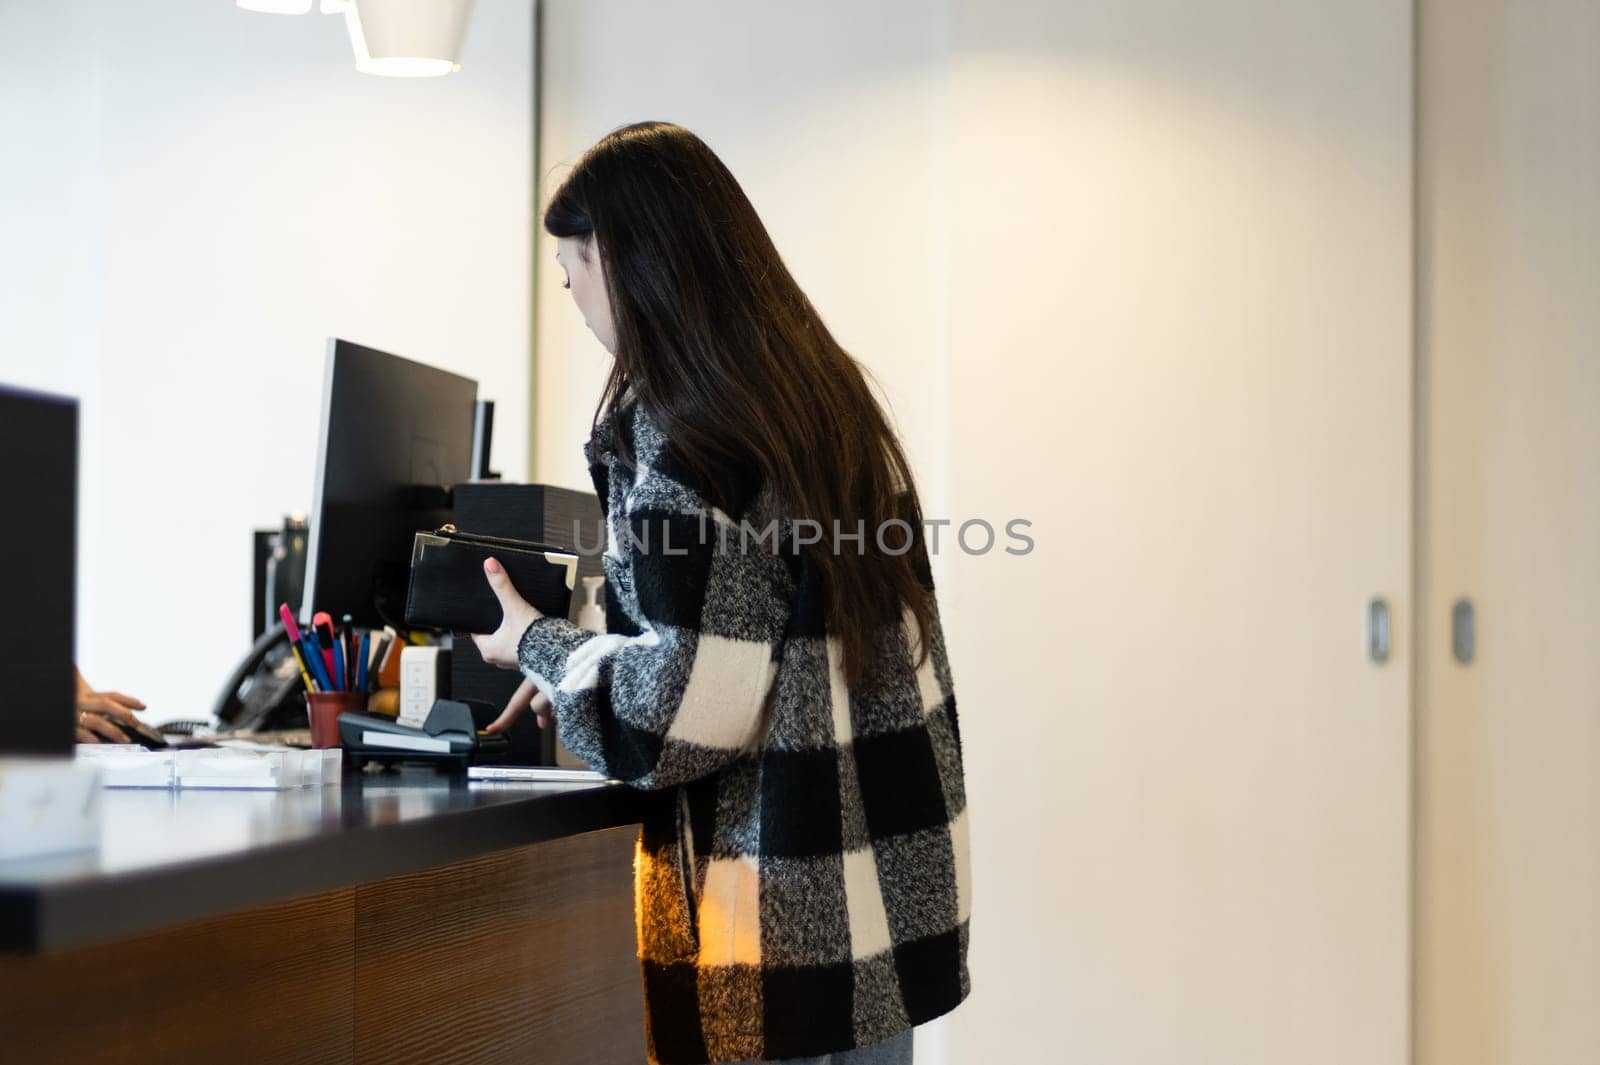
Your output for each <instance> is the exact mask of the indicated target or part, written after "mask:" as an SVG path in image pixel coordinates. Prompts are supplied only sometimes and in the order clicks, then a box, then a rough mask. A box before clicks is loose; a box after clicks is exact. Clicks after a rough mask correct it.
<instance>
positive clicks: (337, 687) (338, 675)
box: [333, 636, 345, 692]
mask: <svg viewBox="0 0 1600 1065" xmlns="http://www.w3.org/2000/svg"><path fill="white" fill-rule="evenodd" d="M333 690H334V691H341V692H342V691H344V690H345V682H344V641H343V640H341V639H339V637H337V636H335V637H334V638H333Z"/></svg>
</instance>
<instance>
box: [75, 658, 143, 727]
mask: <svg viewBox="0 0 1600 1065" xmlns="http://www.w3.org/2000/svg"><path fill="white" fill-rule="evenodd" d="M73 672H74V676H75V677H76V682H75V683H76V687H77V707H76V711H77V726H76V729H75V731H76V734H77V737H78V742H79V743H99V742H101V738H102V737H104V738H105V740H107V741H109V742H111V743H127V742H128V736H127V734H126V733H124V732H123V731H122V730H121V729H119V728H117V726H116V725H115V724H114V723H113V722H117V721H126V722H127V723H129V724H133V723H135V722H137V721H138V720H139V718H138V717H137V716H136V715H135V714H134V711H135V710H143V709H144V703H142V702H140V701H139V700H138V699H135V698H134V697H133V696H131V695H123V694H122V693H121V692H97V691H95V690H94V689H93V688H91V687H90V686H89V682H88V681H86V680H84V679H83V674H82V673H79V672H77V671H76V670H74V671H73Z"/></svg>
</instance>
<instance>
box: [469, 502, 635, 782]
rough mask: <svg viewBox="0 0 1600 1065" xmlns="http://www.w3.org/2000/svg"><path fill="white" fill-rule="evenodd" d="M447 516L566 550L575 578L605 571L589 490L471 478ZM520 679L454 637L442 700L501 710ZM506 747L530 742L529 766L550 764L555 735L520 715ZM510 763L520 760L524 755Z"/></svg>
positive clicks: (600, 529)
mask: <svg viewBox="0 0 1600 1065" xmlns="http://www.w3.org/2000/svg"><path fill="white" fill-rule="evenodd" d="M452 496H453V500H452V508H453V509H452V516H451V518H450V520H451V521H452V522H454V523H455V524H456V525H457V526H458V527H460V528H463V529H470V530H472V531H473V532H475V533H482V534H484V535H486V536H506V537H511V538H514V539H534V540H540V541H542V542H544V543H547V544H552V545H555V546H557V547H564V548H567V549H569V550H571V551H574V552H575V553H576V554H577V556H578V579H577V582H576V585H575V587H577V588H582V587H583V578H585V577H603V576H605V569H604V566H603V564H602V562H601V558H600V548H601V547H602V546H603V545H604V544H605V514H604V512H603V511H602V510H601V509H600V501H599V500H598V499H596V498H595V494H594V491H593V489H588V490H585V491H578V490H576V489H572V488H558V487H556V486H555V485H545V484H506V483H505V482H503V481H476V482H472V483H469V484H458V485H456V486H455V488H454V490H453V492H452ZM582 605H583V596H581V595H574V596H573V597H572V603H571V606H570V609H569V610H568V612H567V620H569V621H572V622H574V623H576V622H577V620H578V608H579V607H580V606H582ZM521 683H522V675H521V674H520V673H518V672H517V671H516V670H510V669H500V668H498V667H496V666H491V665H489V664H488V663H487V662H485V661H484V660H483V659H482V658H481V657H479V655H478V648H477V646H476V645H475V644H473V642H472V641H471V640H466V639H462V640H456V641H454V643H453V644H452V648H451V654H450V695H451V698H453V699H467V700H471V701H474V702H483V703H488V704H489V705H491V706H495V707H502V708H503V707H504V706H505V705H506V702H507V701H508V700H509V699H510V698H511V695H512V693H513V692H515V691H516V690H517V686H518V685H519V684H521ZM509 736H510V742H511V744H512V747H513V749H526V746H527V745H528V744H530V743H532V744H537V755H538V758H537V761H536V762H534V763H533V764H536V765H555V762H556V757H555V754H556V750H555V730H554V729H545V730H542V731H541V730H540V728H539V727H538V725H537V724H535V723H534V720H533V715H532V714H523V715H522V716H521V717H519V718H518V719H517V721H516V723H515V724H514V725H512V727H511V731H510V733H509ZM514 761H516V762H519V763H527V762H528V759H527V758H525V757H518V758H515V759H514Z"/></svg>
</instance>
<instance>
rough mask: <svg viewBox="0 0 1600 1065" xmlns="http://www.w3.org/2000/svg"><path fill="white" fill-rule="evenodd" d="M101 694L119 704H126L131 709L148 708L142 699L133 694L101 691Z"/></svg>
mask: <svg viewBox="0 0 1600 1065" xmlns="http://www.w3.org/2000/svg"><path fill="white" fill-rule="evenodd" d="M99 694H100V695H101V696H103V697H104V698H107V699H110V700H111V701H112V702H114V703H116V704H118V705H119V706H126V707H127V708H128V709H129V710H144V709H146V707H145V705H144V703H143V702H142V701H140V700H138V699H135V698H134V697H133V696H131V695H123V694H122V693H121V692H100V693H99Z"/></svg>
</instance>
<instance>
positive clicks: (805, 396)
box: [544, 122, 932, 686]
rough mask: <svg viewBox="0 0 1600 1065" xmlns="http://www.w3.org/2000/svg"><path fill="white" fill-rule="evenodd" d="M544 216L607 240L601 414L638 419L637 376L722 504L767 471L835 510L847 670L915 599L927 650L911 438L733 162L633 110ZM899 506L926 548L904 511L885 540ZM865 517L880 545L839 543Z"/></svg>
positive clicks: (837, 586)
mask: <svg viewBox="0 0 1600 1065" xmlns="http://www.w3.org/2000/svg"><path fill="white" fill-rule="evenodd" d="M544 228H545V230H546V231H547V232H548V233H550V235H551V236H555V237H571V238H577V239H580V240H583V241H585V242H586V245H585V246H586V247H588V244H587V242H588V238H590V237H591V236H592V237H593V238H595V239H594V242H593V244H594V245H595V246H597V247H598V249H599V255H600V263H601V268H602V270H603V272H604V274H605V278H606V289H607V292H608V294H609V296H610V301H611V315H612V319H613V322H614V325H615V329H616V345H615V346H616V352H615V355H616V360H615V362H614V363H613V364H612V367H611V374H610V377H609V378H608V379H607V381H606V387H605V390H604V392H603V393H602V394H601V397H600V402H599V405H598V406H597V407H596V409H595V422H596V424H599V422H600V420H601V419H602V418H604V417H610V418H611V419H612V420H613V423H614V424H620V423H619V422H617V420H616V417H617V413H618V411H619V409H620V408H621V407H622V405H623V404H624V401H625V397H627V395H628V393H629V392H630V390H631V392H632V394H633V395H634V396H636V397H637V399H638V401H639V403H640V404H641V405H642V407H643V409H644V410H645V412H646V413H647V414H649V415H650V417H651V418H652V420H654V421H655V422H656V424H657V425H658V426H659V427H660V429H661V431H662V432H663V433H664V434H665V436H666V438H667V440H668V441H670V443H671V445H672V448H673V451H674V454H675V455H676V456H678V457H680V458H681V459H682V460H683V461H684V463H685V464H686V465H687V466H688V468H689V469H690V470H691V471H692V472H693V474H694V475H695V476H696V477H697V478H698V480H699V481H700V482H701V483H702V485H703V486H705V487H706V489H707V491H708V493H709V497H710V498H709V500H708V501H709V502H711V503H712V504H713V505H714V506H718V507H722V508H723V509H725V510H726V509H728V507H729V503H730V501H732V500H734V499H736V498H738V497H739V496H740V493H741V488H742V486H747V485H748V484H749V483H751V482H752V481H755V482H762V483H768V484H770V485H771V486H772V488H773V489H774V491H775V492H776V494H777V497H778V500H779V501H780V503H781V505H782V506H783V507H784V509H785V512H786V514H787V516H789V517H790V518H792V519H801V518H804V519H810V520H813V521H816V522H818V523H820V525H821V528H822V529H823V530H824V532H823V535H822V539H821V542H820V543H818V544H816V545H814V546H810V547H807V548H805V549H803V550H804V551H805V552H806V553H808V554H809V557H810V558H811V559H812V560H813V561H814V562H815V564H816V566H817V567H818V568H819V569H820V570H821V573H822V575H823V580H822V585H823V587H824V589H825V591H824V596H825V601H826V603H827V605H828V617H827V618H826V623H827V626H828V630H829V631H830V632H832V633H833V634H834V635H836V636H837V637H838V638H839V641H840V644H841V651H842V658H843V663H842V664H843V668H844V673H845V678H846V681H847V683H849V684H851V685H852V686H853V685H855V684H858V683H860V682H861V681H862V680H863V678H864V677H865V675H866V673H867V671H868V667H869V663H870V662H871V660H872V657H873V648H874V646H875V629H876V628H877V626H878V625H879V624H881V623H882V622H884V621H886V620H890V619H893V618H897V617H898V615H899V608H900V606H902V605H903V606H904V607H906V608H909V609H910V611H911V612H912V614H913V616H914V617H915V619H916V622H917V629H918V642H919V644H920V654H919V655H918V662H919V663H920V662H922V661H925V660H926V656H927V654H928V650H929V647H928V644H929V641H928V638H927V634H928V633H929V631H930V618H931V614H932V610H931V607H930V602H929V599H930V594H931V593H930V589H929V585H927V584H925V583H924V581H925V580H930V579H931V578H929V576H928V571H927V556H926V551H925V547H924V546H923V542H922V535H921V534H922V529H923V526H922V510H921V504H920V501H919V499H918V497H917V492H916V486H915V483H914V481H913V478H912V475H911V468H910V464H909V463H908V462H907V461H906V456H905V451H904V449H903V448H902V447H901V445H900V441H899V440H898V438H897V437H896V435H895V432H894V430H893V428H892V427H891V426H890V424H889V420H888V418H887V417H886V416H885V415H884V412H883V410H882V408H880V407H879V405H878V403H877V400H876V399H875V397H874V396H873V394H872V391H871V389H870V388H869V387H868V384H867V380H866V376H865V374H864V373H863V370H862V367H861V366H860V365H859V364H858V363H857V362H856V360H855V359H854V358H853V357H851V355H850V354H849V353H848V352H847V351H845V350H844V349H843V348H842V347H840V346H839V342H838V341H836V340H835V339H834V338H833V334H831V333H830V332H828V328H827V326H825V325H824V324H823V321H822V318H821V316H820V315H818V314H817V311H816V309H815V308H814V307H812V305H811V301H810V300H808V299H807V298H806V295H805V293H804V292H802V291H800V286H799V285H797V284H796V283H795V280H794V278H793V277H792V276H790V274H789V270H788V268H787V267H785V266H784V264H783V259H782V258H781V257H780V256H779V255H778V249H777V248H776V247H775V246H774V245H773V243H772V238H771V237H770V236H769V235H768V233H767V230H766V227H765V226H764V225H762V224H761V219H760V217H759V216H757V214H756V211H755V208H754V207H753V206H751V203H750V200H749V199H748V198H747V197H746V196H745V194H744V190H743V189H741V188H740V187H739V183H738V181H736V180H735V179H734V176H733V174H732V173H731V172H730V171H729V170H728V168H727V167H726V166H724V165H723V163H722V160H721V159H719V158H717V156H716V155H715V154H714V153H713V152H712V151H711V149H710V148H708V147H707V146H706V144H705V142H703V141H702V140H701V139H700V138H699V137H697V136H695V135H694V134H693V133H691V132H689V131H688V130H686V129H684V128H683V127H682V126H677V125H674V124H672V123H670V122H639V123H635V124H633V125H630V126H624V127H622V128H620V129H617V130H615V131H613V132H611V133H609V134H607V135H606V136H605V137H604V138H603V139H602V140H601V141H600V142H599V143H597V144H596V145H595V146H594V147H592V148H590V149H589V151H588V152H587V153H585V154H584V156H583V158H582V159H580V160H579V162H578V163H577V165H576V166H575V167H574V168H573V170H572V172H571V173H570V174H568V175H567V177H566V178H565V180H564V181H563V182H562V184H561V187H560V188H559V189H557V190H556V193H555V195H554V197H553V198H552V199H551V201H550V205H549V207H548V208H546V210H545V214H544ZM615 435H616V438H617V440H616V443H617V445H619V446H618V451H619V453H621V452H624V449H625V448H626V442H625V437H626V434H625V433H617V434H615ZM624 459H625V461H628V462H629V463H631V462H632V461H633V460H632V456H631V455H626V454H624ZM895 518H898V519H900V520H901V521H905V522H907V523H909V525H910V526H911V528H912V530H914V532H915V534H916V537H915V543H914V545H913V548H912V549H911V550H909V551H906V550H904V549H903V545H904V544H905V543H906V536H905V528H904V526H888V527H887V531H886V532H885V533H884V535H883V545H882V546H883V547H886V548H887V550H883V549H881V548H880V545H879V543H878V536H877V530H878V529H879V527H880V526H881V525H882V524H883V523H884V522H886V521H889V520H890V519H895ZM862 522H864V523H865V530H866V536H865V538H864V542H863V544H862V545H860V547H858V545H857V542H856V541H854V540H841V541H840V543H841V544H842V547H841V549H839V550H835V549H834V548H835V540H834V536H833V530H834V529H839V530H841V531H842V532H844V533H848V534H854V533H855V532H857V531H858V530H859V529H860V528H861V526H860V524H859V523H862ZM836 523H837V524H836Z"/></svg>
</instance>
